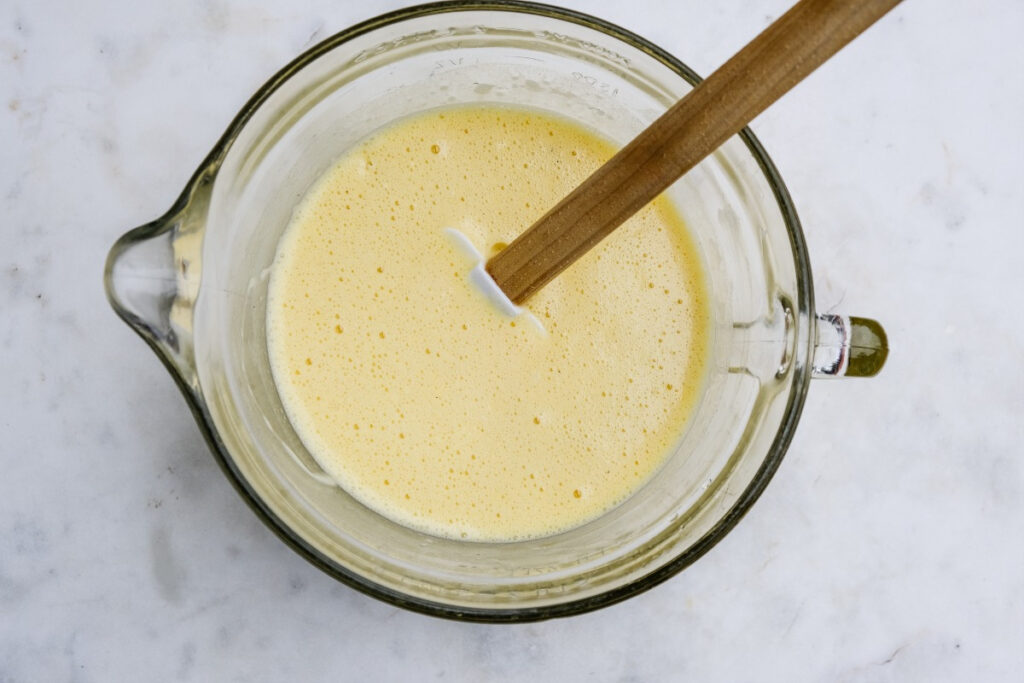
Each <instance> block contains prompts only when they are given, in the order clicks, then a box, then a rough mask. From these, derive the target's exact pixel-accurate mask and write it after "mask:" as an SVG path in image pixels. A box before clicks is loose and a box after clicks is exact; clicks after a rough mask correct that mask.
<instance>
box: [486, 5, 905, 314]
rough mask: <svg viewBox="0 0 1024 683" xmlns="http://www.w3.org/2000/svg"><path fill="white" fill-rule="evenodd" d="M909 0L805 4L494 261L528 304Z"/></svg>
mask: <svg viewBox="0 0 1024 683" xmlns="http://www.w3.org/2000/svg"><path fill="white" fill-rule="evenodd" d="M899 2H900V0H800V2H798V3H797V4H796V5H794V6H793V8H792V9H790V10H789V11H788V12H786V13H785V14H784V15H782V16H781V17H779V18H778V19H777V20H776V21H775V22H774V23H773V24H772V25H771V26H769V27H768V28H767V29H765V30H764V32H763V33H761V34H760V35H759V36H757V37H756V38H755V39H754V40H753V41H751V42H750V43H749V44H747V46H746V47H744V48H743V49H742V50H740V51H739V52H738V53H737V54H736V55H735V56H733V57H732V59H730V60H729V61H728V62H726V63H725V64H724V65H722V66H721V67H720V68H719V69H718V70H717V71H715V72H714V73H713V74H711V76H709V77H708V78H707V80H705V81H703V82H702V83H700V84H699V85H698V86H697V87H695V88H694V89H693V90H691V91H690V92H689V93H688V94H687V95H686V96H685V97H683V99H681V100H679V102H677V103H676V104H675V105H673V106H672V108H671V109H669V110H668V111H667V112H665V113H664V114H663V115H662V116H661V118H659V119H658V120H657V121H655V122H654V123H652V124H651V125H650V127H649V128H647V129H646V130H644V131H643V132H642V133H640V135H638V136H637V137H636V138H635V139H634V140H633V141H632V142H630V143H629V144H628V145H626V146H625V147H624V148H623V149H622V150H621V151H620V152H619V153H618V154H616V155H615V156H614V157H612V158H611V159H610V160H609V161H608V163H606V164H605V165H604V166H602V167H601V168H599V169H597V170H596V171H595V172H594V173H593V175H591V176H590V177H589V178H587V179H586V180H585V181H583V183H582V184H581V185H580V186H579V187H577V188H576V189H575V190H573V191H572V193H571V194H569V195H568V196H567V197H566V198H565V199H563V200H562V201H561V202H559V203H558V204H557V205H556V206H555V207H554V208H553V209H551V210H550V211H548V212H547V213H546V214H544V216H543V217H541V219H540V220H538V221H537V222H536V223H534V224H533V225H532V226H531V227H530V228H529V229H528V230H526V232H524V233H523V234H521V235H520V236H519V237H517V238H516V239H515V240H514V241H513V242H512V243H511V244H509V245H508V247H506V248H505V249H504V250H502V251H501V252H499V253H498V254H497V255H495V256H494V257H492V258H491V260H490V261H488V262H487V266H486V269H487V272H488V273H490V275H491V277H492V278H493V279H494V281H495V283H496V284H497V285H498V287H499V288H501V290H502V291H504V293H505V294H506V295H508V298H509V299H511V300H512V301H513V302H515V303H517V304H518V303H522V302H523V301H525V300H526V298H527V297H529V296H530V295H531V294H532V293H533V292H535V291H537V290H538V289H539V288H541V287H543V286H544V285H545V284H547V282H548V281H550V280H551V278H553V277H555V276H556V275H558V274H559V273H560V272H562V271H563V270H565V269H566V268H567V267H568V266H569V265H570V264H572V263H573V262H574V261H575V260H576V259H578V258H579V257H581V256H582V255H583V254H585V253H586V252H587V251H588V250H589V249H590V248H591V247H593V246H594V245H595V244H597V243H598V242H600V241H601V240H602V239H603V238H604V237H606V236H607V235H608V234H609V233H610V232H611V231H612V230H614V229H615V228H617V227H618V226H619V225H621V224H622V223H623V222H624V221H625V220H626V219H628V218H629V217H630V216H632V215H633V214H634V213H636V212H637V211H639V210H640V209H641V208H642V207H643V206H644V205H645V204H647V203H648V202H650V201H651V200H652V199H654V198H655V197H656V196H657V195H658V194H659V193H661V192H662V191H663V190H664V189H665V188H667V187H668V186H669V185H671V184H672V183H673V182H675V181H676V180H677V179H678V178H679V177H680V176H682V175H683V174H684V173H686V172H687V171H688V170H690V169H691V168H693V167H694V166H696V165H697V164H698V163H699V162H700V161H701V160H702V159H703V158H704V157H706V156H708V155H709V154H711V152H713V151H714V150H715V149H717V148H718V147H719V145H721V144H722V143H723V142H725V141H726V140H727V139H728V138H730V137H731V136H733V135H735V134H736V133H738V132H739V131H740V130H741V129H742V128H743V126H745V125H747V124H748V123H749V122H750V121H751V119H753V118H754V117H755V116H757V115H758V114H760V113H761V112H762V111H764V110H765V109H766V108H767V107H768V105H770V104H771V103H772V102H774V101H775V100H777V99H778V98H780V97H781V96H782V95H784V94H785V93H786V92H787V91H789V89H790V88H792V87H793V86H794V85H796V84H797V83H799V82H800V81H801V80H803V79H804V77H806V76H807V75H808V74H809V73H811V72H812V71H814V69H816V68H817V67H818V66H820V65H821V64H823V63H824V62H825V61H826V60H827V59H828V58H829V57H831V56H832V55H834V54H835V53H836V52H838V51H839V50H840V48H842V47H843V46H844V45H846V44H847V43H849V42H850V41H851V40H853V39H854V38H856V37H857V36H858V35H860V34H861V33H862V32H863V31H865V30H866V29H867V28H868V27H869V26H871V24H873V23H875V21H877V20H878V19H879V18H881V17H882V15H884V14H885V13H886V12H888V11H889V10H890V9H892V8H893V7H895V6H896V5H897V4H899Z"/></svg>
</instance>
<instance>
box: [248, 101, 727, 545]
mask: <svg viewBox="0 0 1024 683" xmlns="http://www.w3.org/2000/svg"><path fill="white" fill-rule="evenodd" d="M614 151H615V148H614V147H613V146H612V145H611V144H609V143H608V142H607V141H605V140H603V139H601V138H599V137H598V136H596V135H595V134H593V133H592V132H590V131H588V130H586V129H583V128H581V127H579V126H577V125H575V124H573V123H571V122H569V121H567V120H563V119H561V118H557V117H555V116H552V115H550V114H545V113H542V112H537V111H533V110H521V109H508V108H498V107H483V106H480V107H472V106H470V107H463V108H452V109H446V110H440V111H435V112H431V113H427V114H423V115H420V116H417V117H414V118H410V119H406V120H403V121H401V122H399V123H397V124H393V125H392V126H390V127H388V128H386V129H384V130H382V131H380V132H379V133H377V134H375V135H373V136H372V137H370V138H368V139H367V140H365V141H364V142H363V143H361V144H359V145H357V146H356V147H354V148H353V149H351V150H350V151H349V152H347V153H346V154H345V155H344V156H343V157H342V158H341V159H339V161H338V162H337V164H336V165H335V166H334V167H333V168H332V169H331V170H329V171H328V172H327V173H326V174H325V175H324V176H323V178H321V179H320V180H319V181H318V182H317V183H316V184H315V185H314V186H313V188H312V189H311V190H310V191H309V193H308V194H307V196H306V197H305V198H304V200H303V202H302V203H301V205H300V206H299V207H298V208H297V210H296V212H295V214H294V217H293V219H292V223H291V224H290V226H289V227H288V229H287V231H286V232H285V234H284V236H283V237H282V239H281V243H280V245H279V247H278V253H277V257H276V260H275V263H274V266H273V269H272V273H271V279H270V290H269V299H268V314H267V323H268V345H269V350H270V360H271V367H272V371H273V375H274V379H275V382H276V384H277V387H278V390H279V393H280V396H281V399H282V401H283V404H284V407H285V409H286V411H287V413H288V417H289V419H290V420H291V422H292V424H293V425H294V427H295V429H296V431H297V433H298V434H299V436H300V438H301V439H302V441H303V443H304V444H305V445H306V447H307V448H308V449H309V451H310V453H312V455H313V456H314V457H315V458H316V460H317V461H318V462H319V463H320V465H321V466H322V467H323V468H324V470H325V471H326V472H327V473H328V474H330V475H331V476H332V477H333V478H334V479H335V480H336V481H337V482H338V483H339V484H340V485H341V486H342V487H343V488H344V489H345V490H346V491H348V492H349V493H350V494H352V495H353V496H355V497H356V498H358V499H359V500H361V501H362V502H363V503H364V504H366V505H368V506H370V507H371V508H373V509H375V510H377V511H378V512H380V513H381V514H383V515H385V516H387V517H390V518H391V519H393V520H395V521H397V522H399V523H401V524H404V525H406V526H409V527H412V528H415V529H419V530H423V531H426V532H429V533H433V534H437V535H441V536H445V537H450V538H457V539H468V540H478V541H509V540H518V539H524V538H531V537H538V536H544V535H547V534H552V533H557V532H559V531H563V530H566V529H569V528H572V527H574V526H576V525H579V524H582V523H584V522H586V521H588V520H591V519H593V518H595V517H597V516H599V515H600V514H601V513H603V512H605V511H607V510H608V509H610V508H611V507H613V506H615V505H616V504H617V503H620V502H621V501H623V500H624V499H625V498H626V497H628V496H629V495H630V494H631V493H633V492H634V491H635V490H636V489H638V488H639V487H640V486H641V485H642V484H643V483H644V482H645V481H646V480H647V479H648V478H649V477H650V476H651V475H652V474H653V473H654V472H655V471H656V470H657V469H658V467H659V465H660V464H661V463H662V462H663V461H664V460H665V459H666V457H667V456H668V455H669V454H670V453H671V450H672V448H673V446H674V444H675V443H677V441H678V440H679V438H680V437H681V435H682V433H683V430H684V428H685V426H686V422H687V417H688V416H689V414H690V412H691V410H692V409H693V407H694V405H695V403H696V401H697V399H698V397H699V393H700V390H701V385H702V382H703V377H704V372H705V367H706V359H707V355H708V349H707V344H708V329H709V322H708V318H709V312H708V304H707V298H706V292H705V282H704V275H703V271H702V267H701V264H700V259H699V257H698V255H697V251H696V248H695V245H694V243H693V241H692V238H691V237H690V235H689V233H688V232H687V230H686V228H685V226H684V224H683V222H682V220H681V219H680V217H679V215H678V213H677V212H676V211H675V209H674V208H673V207H672V206H671V204H670V203H669V202H668V201H667V199H665V198H664V197H662V198H659V199H658V200H656V201H655V202H653V203H652V204H650V205H648V206H647V207H645V208H644V209H643V210H642V211H641V212H639V213H638V214H637V215H636V216H634V217H633V218H632V219H630V220H629V221H628V222H627V223H625V224H624V225H623V226H622V227H620V228H619V229H618V230H616V231H615V232H614V233H613V234H612V235H611V236H610V237H609V238H607V239H606V240H604V241H603V242H602V243H601V244H600V245H599V246H598V247H596V248H595V249H593V250H592V251H590V253H588V254H587V255H586V256H584V257H583V258H582V259H580V260H579V261H577V262H576V263H575V264H574V265H573V266H571V267H570V268H569V269H568V270H566V271H565V272H563V273H562V274H561V275H559V276H558V277H557V278H555V279H554V280H553V281H552V282H551V283H549V284H548V285H547V286H545V287H544V288H543V289H542V290H540V291H539V292H538V293H537V294H535V295H534V296H533V297H532V298H531V299H530V300H529V301H528V302H527V303H526V305H525V307H526V308H528V309H529V310H530V311H531V312H532V313H533V314H534V315H535V316H536V317H537V318H538V319H539V320H540V321H541V323H542V324H543V325H544V328H545V329H546V333H544V332H541V331H539V330H538V329H537V327H536V326H534V325H531V324H527V323H526V322H525V321H523V320H522V319H520V320H518V321H517V320H513V319H510V318H508V317H506V316H504V315H502V314H501V313H500V312H498V311H497V310H496V309H494V308H493V307H491V306H490V305H488V303H487V302H486V300H485V299H484V298H483V297H482V296H481V295H480V293H479V292H477V291H475V290H474V289H473V287H471V285H470V284H469V282H468V280H467V273H468V271H469V269H470V268H471V266H472V265H473V264H472V262H471V261H469V260H467V259H466V257H465V256H464V255H463V254H462V253H461V252H459V250H458V249H456V248H455V247H454V246H453V244H452V242H451V241H450V240H448V239H446V238H445V236H444V234H443V231H444V228H446V227H452V228H456V229H458V230H460V231H461V232H462V233H463V234H465V235H466V236H467V237H468V238H469V239H470V240H471V241H472V242H473V243H474V244H475V245H476V246H477V248H478V249H480V251H482V252H483V253H484V256H485V257H486V256H489V255H491V254H493V253H494V252H495V250H497V249H500V248H502V247H503V246H504V244H506V243H508V242H510V241H511V240H512V239H514V238H515V236H516V235H517V234H519V233H520V232H522V231H523V230H524V229H526V228H527V227H528V226H529V225H531V224H532V223H533V222H534V221H535V220H536V219H537V218H539V217H540V216H541V215H542V214H543V212H544V211H546V210H547V209H548V208H550V207H551V206H553V205H554V204H555V203H557V201H558V200H559V199H561V198H562V197H563V196H564V195H566V194H568V192H569V191H570V190H572V189H573V188H574V187H575V186H576V185H578V184H579V183H580V182H582V181H583V180H584V179H585V178H586V177H587V176H588V175H589V174H590V173H591V172H592V171H593V170H594V169H596V168H597V167H598V166H599V165H600V164H602V163H603V162H605V161H606V160H607V159H608V158H610V157H611V155H612V154H613V153H614Z"/></svg>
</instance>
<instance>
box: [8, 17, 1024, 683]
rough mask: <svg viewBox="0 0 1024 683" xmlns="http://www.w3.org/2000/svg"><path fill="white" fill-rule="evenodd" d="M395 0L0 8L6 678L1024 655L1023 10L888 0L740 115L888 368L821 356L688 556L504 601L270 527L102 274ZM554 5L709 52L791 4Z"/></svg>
mask: <svg viewBox="0 0 1024 683" xmlns="http://www.w3.org/2000/svg"><path fill="white" fill-rule="evenodd" d="M401 4H402V3H401V2H400V1H398V0H364V1H363V2H360V3H342V2H337V1H336V0H335V1H327V0H311V1H310V2H300V3H290V2H284V1H282V0H276V1H275V0H261V1H259V2H241V1H240V0H202V1H200V0H184V1H179V2H173V3H145V2H142V3H133V2H126V1H125V2H110V1H109V0H106V1H105V0H88V1H83V2H76V3H68V2H55V1H53V2H37V1H32V2H30V1H29V0H3V2H0V150H2V151H0V159H2V162H0V217H2V218H0V283H2V284H0V377H2V378H3V379H2V384H0V387H2V388H0V457H2V470H0V681H4V682H12V681H19V682H21V681H26V682H28V681H60V680H68V681H117V680H125V681H129V680H180V681H232V680H239V681H275V680H309V681H315V680H340V681H345V680H352V681H362V680H383V681H388V680H433V679H437V680H447V681H461V680H467V681H479V680H524V681H541V680H600V681H605V680H610V681H657V680H684V679H685V680H721V681H747V680H750V681H754V680H757V681H803V680H806V681H912V680H928V681H954V680H985V681H1019V680H1021V676H1022V675H1024V674H1022V671H1024V464H1022V461H1024V447H1022V441H1024V431H1022V424H1024V381H1022V380H1024V376H1022V375H1024V372H1022V361H1024V341H1022V340H1024V316H1022V315H1021V314H1020V307H1021V300H1022V294H1024V277H1022V271H1024V268H1022V266H1021V254H1022V253H1024V229H1022V228H1024V184H1022V181H1024V125H1022V121H1024V77H1022V74H1024V48H1022V47H1021V45H1022V44H1021V42H1020V35H1021V34H1022V32H1024V5H1022V4H1021V3H1020V2H1019V1H1018V0H1003V1H998V0H979V2H971V3H966V2H955V1H954V0H933V1H929V2H925V1H924V0H916V1H912V2H907V3H905V4H904V5H903V6H901V7H899V8H897V10H895V12H894V13H893V14H892V15H891V16H890V17H888V18H887V19H885V20H884V22H883V23H882V24H881V25H879V26H876V27H875V28H874V29H873V30H872V31H871V32H870V33H869V34H868V35H866V36H864V37H863V38H862V39H861V40H860V41H859V42H858V43H856V44H855V45H854V46H853V47H851V48H849V49H848V50H847V51H846V52H844V53H843V54H841V55H840V56H839V57H838V58H837V59H835V61H834V62H833V63H831V64H830V65H828V66H827V67H826V68H825V69H824V70H823V71H821V72H819V73H817V74H815V75H814V76H813V77H812V78H811V80H810V81H809V82H807V83H805V84H803V85H801V86H800V87H798V88H797V90H795V91H794V92H793V93H791V94H790V95H789V96H788V97H787V98H786V99H785V100H784V101H783V102H781V103H779V104H778V105H777V106H776V107H775V108H774V109H772V110H771V111H770V112H769V113H767V114H765V115H764V116H762V117H761V118H760V119H759V120H758V121H756V122H755V125H754V130H755V132H756V133H757V134H758V135H759V136H760V137H761V139H762V141H763V142H764V143H765V145H766V147H767V148H768V150H769V152H770V154H771V155H772V156H773V158H774V159H775V161H776V162H777V164H778V166H779V167H780V169H781V171H782V173H783V176H784V177H785V178H786V180H787V182H788V185H789V188H790V190H791V191H792V193H793V195H794V197H795V200H796V204H797V207H798V209H799V211H800V212H801V215H802V218H803V221H804V225H805V230H806V233H807V239H808V242H809V244H810V248H811V253H812V257H813V263H814V266H815V283H816V287H817V291H818V302H819V308H820V309H822V310H825V309H829V308H832V307H840V308H841V309H842V310H844V311H846V312H849V313H854V314H865V315H872V316H875V317H877V318H879V319H880V320H882V321H884V322H885V323H886V324H887V328H888V331H889V334H890V339H891V342H892V346H893V351H892V355H891V358H890V361H889V364H888V367H886V369H885V372H884V373H883V374H882V375H881V376H879V377H878V378H876V379H874V380H871V381H847V382H832V383H822V382H817V383H815V384H814V386H813V387H812V391H811V396H810V398H809V401H808V403H807V408H806V410H805V412H804V420H803V422H802V424H801V426H800V429H799V430H798V433H797V435H796V438H795V440H794V441H793V445H792V448H791V451H790V453H789V455H788V456H787V458H786V460H785V462H784V463H783V465H782V467H781V469H780V470H779V472H778V474H777V475H776V477H775V479H774V481H773V482H772V484H771V486H769V488H768V490H767V492H766V493H765V495H764V496H763V497H762V499H761V500H760V501H759V502H758V503H757V505H755V507H754V509H753V511H752V512H751V513H750V514H749V515H748V516H747V517H746V518H745V519H744V520H743V522H742V523H741V524H740V525H739V527H738V528H737V529H736V530H735V531H734V532H733V533H732V534H731V535H730V536H729V537H728V538H727V539H726V540H725V541H724V542H723V543H721V544H720V545H719V546H717V547H716V548H714V550H712V551H711V553H710V554H708V555H707V556H706V557H705V558H703V559H702V560H701V561H700V562H698V563H697V564H696V565H694V566H693V567H692V568H690V569H689V570H687V571H686V572H684V573H683V574H681V575H679V576H677V577H676V578H675V579H673V580H671V581H669V582H668V583H666V584H664V585H662V586H660V587H659V588H657V589H655V590H653V591H651V592H649V593H647V594H644V595H642V596H639V597H637V598H634V599H632V600H629V601H628V602H626V603H624V604H621V605H618V606H615V607H611V608H608V609H605V610H603V611H600V612H597V613H592V614H588V615H585V616H581V617H577V618H573V619H568V620H557V621H552V622H545V623H538V624H531V625H522V626H513V627H508V626H501V627H498V626H481V625H469V624H459V623H451V622H447V621H442V620H438V619H432V618H429V617H424V616H420V615H417V614H412V613H408V612H403V611H400V610H397V609H394V608H392V607H390V606H388V605H385V604H383V603H380V602H377V601H375V600H372V599H370V598H367V597H364V596H363V595H361V594H359V593H356V592H354V591H352V590H350V589H348V588H345V587H343V586H341V585H339V584H337V583H335V582H334V581H333V580H332V579H330V578H328V577H327V576H326V575H324V574H321V573H320V572H319V571H318V570H316V569H315V568H313V567H312V566H310V565H308V564H307V563H306V562H305V561H304V560H303V559H301V558H300V557H299V556H298V555H296V554H294V553H293V552H291V551H290V550H288V549H287V548H286V547H285V546H284V545H282V544H281V543H280V542H279V541H278V540H277V539H276V538H275V537H274V536H273V535H272V534H271V533H270V532H269V531H268V530H267V529H265V528H264V527H263V525H262V524H261V523H260V522H259V521H258V520H257V519H256V518H255V517H254V516H253V515H252V514H251V513H250V511H249V509H248V508H247V507H246V506H245V504H244V503H243V502H242V500H241V499H240V498H239V497H238V496H237V495H236V494H235V493H234V491H233V490H232V489H231V487H230V486H229V484H228V482H227V481H226V480H225V479H224V477H223V476H222V475H221V473H220V471H219V470H218V468H217V467H216V465H215V464H214V462H213V460H212V458H211V457H210V456H209V454H208V452H207V449H206V446H205V444H204V443H203V441H202V439H201V437H200V435H199V432H198V430H197V429H196V427H195V425H194V424H193V422H192V419H191V417H190V415H189V413H188V411H187V409H186V407H185V404H184V402H183V401H182V399H181V397H180V396H179V394H178V391H177V389H176V388H175V387H174V385H173V383H172V382H171V380H170V378H169V377H168V376H167V374H166V372H165V371H164V369H163V367H162V366H161V365H160V364H159V363H158V362H157V360H156V359H155V357H153V356H152V354H151V353H150V351H149V350H148V349H147V348H146V347H145V346H144V345H143V344H142V343H141V342H140V341H139V340H138V339H137V338H136V337H135V335H134V334H133V333H131V332H130V331H129V330H128V328H127V327H125V326H124V325H123V324H122V323H121V322H120V321H119V320H118V319H117V318H116V317H115V316H114V315H113V313H112V312H111V311H110V309H109V307H108V305H107V303H106V301H105V299H104V296H103V291H102V287H101V274H102V266H103V260H104V257H105V254H106V250H107V249H108V248H109V246H110V245H111V243H112V242H113V241H114V240H115V239H116V238H117V237H118V236H119V235H120V234H121V233H122V232H124V231H125V230H126V229H127V228H130V227H132V226H134V225H136V224H139V223H142V222H144V221H146V220H148V219H150V218H153V217H155V216H157V215H158V214H160V213H162V212H163V210H164V209H165V208H166V207H168V206H169V205H170V203H171V202H172V200H173V199H174V198H175V197H176V196H177V193H178V191H179V190H180V188H181V187H182V186H183V184H184V182H185V180H186V179H187V178H188V176H189V175H190V174H191V172H192V170H193V168H194V166H195V165H196V164H197V163H198V162H199V161H200V159H201V158H202V157H203V156H204V155H205V153H206V152H207V150H208V148H209V147H210V146H211V144H212V143H213V141H214V140H215V139H216V138H217V136H218V135H219V134H220V132H221V131H222V129H223V128H224V127H225V126H226V125H227V123H228V121H229V120H230V118H231V117H232V115H233V114H234V112H235V111H236V109H237V108H238V107H239V106H240V105H241V104H242V103H243V101H244V100H245V99H246V98H247V97H248V96H249V95H250V94H251V93H252V91H254V90H255V89H256V87H258V86H259V85H260V84H261V83H262V81H263V80H264V79H265V78H266V77H267V76H269V74H271V73H272V72H273V71H274V70H276V69H277V68H278V67H279V66H281V65H282V64H283V63H284V62H286V61H287V60H289V59H291V58H292V57H293V56H294V55H296V54H297V53H299V52H300V51H301V50H303V49H304V48H305V47H307V46H309V45H311V44H312V43H314V42H315V41H317V40H319V39H321V38H323V37H325V36H327V35H329V34H330V33H331V32H334V31H336V30H340V29H342V28H344V27H346V26H348V25H349V24H351V23H353V22H355V21H357V20H362V19H364V18H368V17H370V16H372V15H375V14H377V13H380V12H382V11H385V10H388V9H393V8H395V7H398V6H400V5H401ZM568 4H570V5H571V6H574V7H577V8H579V9H582V10H584V11H589V12H592V13H595V14H599V15H602V16H604V17H606V18H608V19H610V20H612V21H614V22H616V23H619V24H621V25H623V26H625V27H627V28H630V29H632V30H634V31H636V32H638V33H640V34H642V35H645V36H647V37H649V38H651V39H652V40H654V41H655V42H656V43H658V44H660V45H662V46H664V47H665V48H667V49H668V50H670V51H671V52H673V53H675V54H677V55H678V56H680V57H681V58H682V59H683V60H684V61H687V62H688V63H690V64H691V65H692V66H693V67H695V68H696V69H697V70H698V71H700V72H703V73H708V72H709V71H710V70H711V69H713V68H714V67H715V66H717V65H718V64H719V63H720V62H721V61H723V60H724V59H725V58H726V57H727V56H728V55H729V54H730V53H731V52H732V51H734V50H735V49H736V48H738V47H739V46H740V45H741V44H742V43H743V42H744V41H745V40H747V39H749V38H750V37H752V36H753V35H754V34H755V33H756V32H757V31H758V30H759V29H760V28H762V27H763V26H765V25H766V24H767V22H768V21H769V20H770V19H771V18H773V17H775V16H777V15H778V14H779V13H781V11H783V10H784V8H785V6H786V5H787V4H788V0H722V1H721V2H715V3H709V2H698V1H697V0H684V1H678V0H671V1H669V0H630V2H628V3H615V2H593V3H587V2H583V1H582V0H575V1H573V2H570V3H568Z"/></svg>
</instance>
